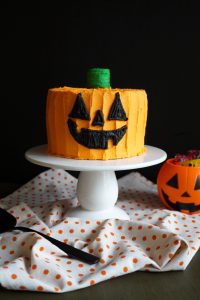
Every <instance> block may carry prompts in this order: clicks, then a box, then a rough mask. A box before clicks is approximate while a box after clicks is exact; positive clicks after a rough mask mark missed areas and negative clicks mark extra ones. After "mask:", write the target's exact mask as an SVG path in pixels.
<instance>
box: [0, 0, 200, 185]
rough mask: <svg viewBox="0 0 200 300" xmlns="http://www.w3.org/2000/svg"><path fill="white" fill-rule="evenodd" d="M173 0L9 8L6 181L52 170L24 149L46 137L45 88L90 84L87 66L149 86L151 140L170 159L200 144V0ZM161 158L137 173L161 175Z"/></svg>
mask: <svg viewBox="0 0 200 300" xmlns="http://www.w3.org/2000/svg"><path fill="white" fill-rule="evenodd" d="M169 2H170V3H169ZM169 2H168V3H167V4H166V3H165V2H164V1H160V2H158V3H155V2H154V1H146V2H143V1H138V2H135V1H132V2H131V4H130V3H129V2H126V1H119V2H118V1H110V2H109V1H107V2H95V1H89V2H79V3H78V2H66V3H67V6H65V7H64V6H62V5H60V6H59V5H55V1H54V5H52V4H51V3H49V2H47V3H46V7H41V6H37V7H19V6H18V3H17V4H16V5H15V6H13V5H11V4H10V6H9V5H7V7H6V6H4V8H3V9H2V10H1V36H0V38H1V46H0V47H1V68H0V70H1V91H0V103H1V104H0V105H1V109H0V112H1V113H0V128H1V131H0V132H1V139H0V149H1V152H0V159H1V165H0V168H1V172H0V181H1V182H17V183H25V182H26V181H28V180H30V179H31V178H32V177H33V176H35V175H37V174H38V173H40V172H41V171H43V170H45V169H44V168H42V167H40V166H36V165H33V164H31V163H29V162H28V161H26V160H25V158H24V153H25V151H26V150H27V149H29V148H30V147H33V146H36V145H40V144H44V143H46V142H47V139H46V129H45V105H46V94H47V90H48V88H50V87H55V86H63V85H68V86H79V87H83V86H84V85H85V74H86V70H87V69H88V68H89V67H108V68H110V70H111V86H112V87H118V88H143V89H145V90H146V91H147V94H148V100H149V112H148V122H147V132H146V140H145V143H146V144H148V145H152V146H156V147H159V148H162V149H164V150H165V151H166V152H167V154H168V157H171V156H173V155H174V154H175V153H177V152H183V151H186V150H188V149H199V148H200V128H199V127H200V126H199V123H200V121H199V115H200V105H199V102H200V98H199V87H200V75H199V73H200V71H199V69H200V46H199V39H200V16H199V15H200V14H199V11H198V8H197V7H196V6H195V4H194V2H191V1H190V2H189V1H180V2H179V1H169ZM160 166H161V165H157V166H153V167H149V168H145V169H140V170H138V171H140V172H141V173H142V174H144V175H145V176H146V177H147V178H149V179H150V180H153V181H156V176H157V173H158V171H159V168H160ZM125 173H126V172H121V173H117V175H118V176H120V175H122V174H125Z"/></svg>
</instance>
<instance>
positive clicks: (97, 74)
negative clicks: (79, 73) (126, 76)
mask: <svg viewBox="0 0 200 300" xmlns="http://www.w3.org/2000/svg"><path fill="white" fill-rule="evenodd" d="M87 87H88V88H110V70H109V69H102V68H91V69H89V70H88V71H87Z"/></svg>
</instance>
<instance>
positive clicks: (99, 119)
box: [92, 109, 104, 126]
mask: <svg viewBox="0 0 200 300" xmlns="http://www.w3.org/2000/svg"><path fill="white" fill-rule="evenodd" d="M92 125H93V126H103V125H104V115H103V112H102V111H101V110H100V109H99V110H97V112H96V115H95V117H94V120H93V122H92Z"/></svg>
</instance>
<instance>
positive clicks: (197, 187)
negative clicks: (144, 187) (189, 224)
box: [157, 159, 200, 214]
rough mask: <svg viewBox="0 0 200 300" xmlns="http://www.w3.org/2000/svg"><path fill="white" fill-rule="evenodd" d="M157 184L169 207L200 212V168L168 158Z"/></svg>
mask: <svg viewBox="0 0 200 300" xmlns="http://www.w3.org/2000/svg"><path fill="white" fill-rule="evenodd" d="M157 186H158V192H159V196H160V198H161V200H162V202H163V203H164V204H165V206H166V207H167V208H170V209H172V210H178V211H181V212H184V213H188V214H193V213H199V212H200V168H199V167H190V166H181V165H176V164H174V163H173V159H168V160H167V161H166V162H165V163H164V164H163V165H162V167H161V169H160V171H159V174H158V178H157Z"/></svg>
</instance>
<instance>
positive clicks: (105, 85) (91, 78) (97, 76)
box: [50, 68, 145, 93]
mask: <svg viewBox="0 0 200 300" xmlns="http://www.w3.org/2000/svg"><path fill="white" fill-rule="evenodd" d="M50 90H51V91H54V92H67V91H71V92H74V93H80V92H84V91H85V92H87V91H88V90H105V91H106V90H108V91H111V90H112V91H113V92H120V91H121V92H125V91H127V92H133V91H134V92H145V90H143V89H129V88H128V89H127V88H126V89H119V88H114V89H113V88H111V86H110V69H106V68H91V69H89V70H88V71H87V74H86V87H84V88H77V87H69V86H63V87H56V88H51V89H50Z"/></svg>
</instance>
